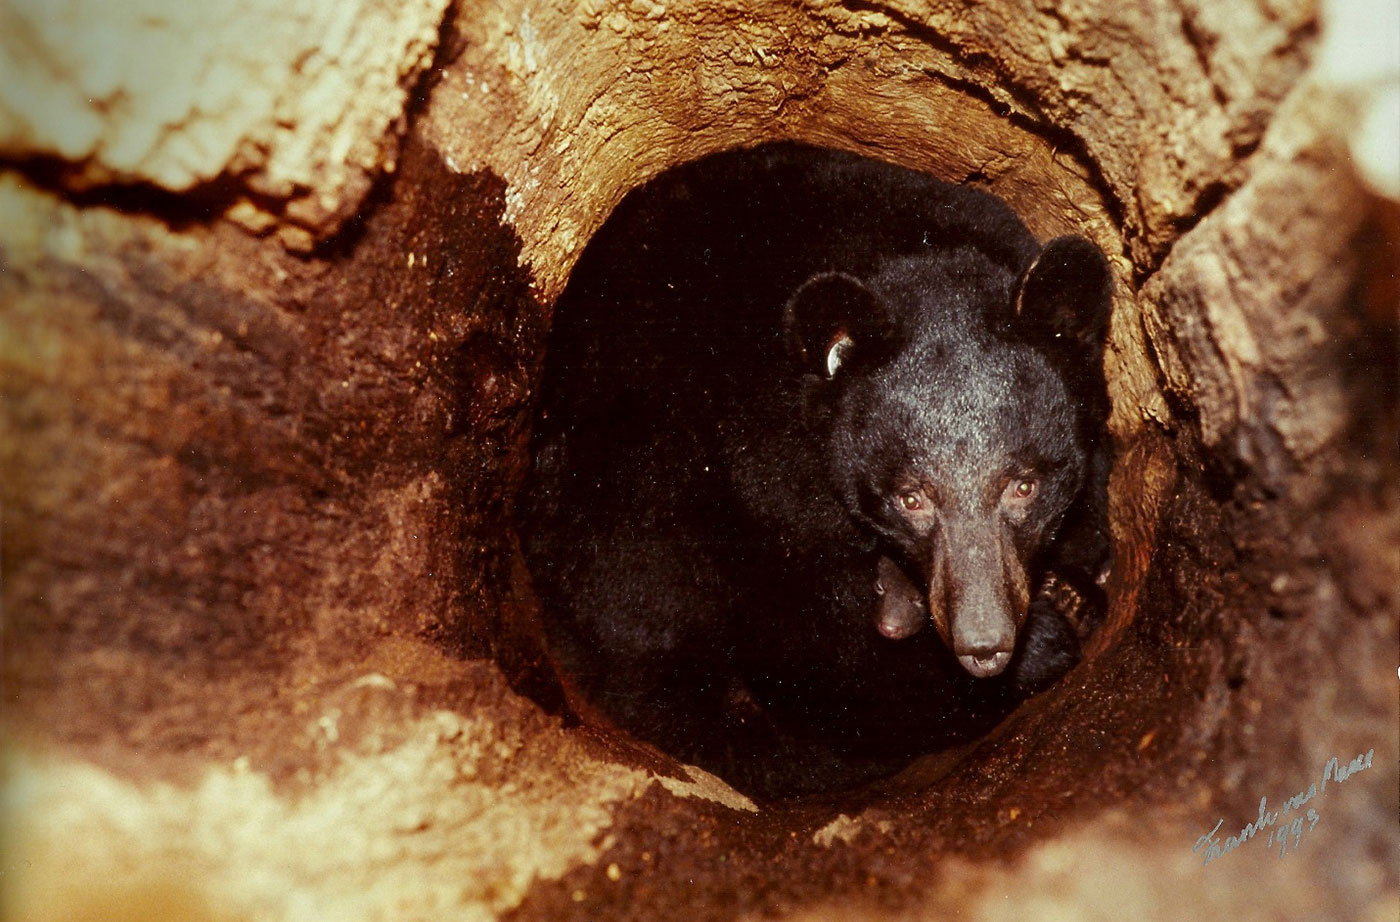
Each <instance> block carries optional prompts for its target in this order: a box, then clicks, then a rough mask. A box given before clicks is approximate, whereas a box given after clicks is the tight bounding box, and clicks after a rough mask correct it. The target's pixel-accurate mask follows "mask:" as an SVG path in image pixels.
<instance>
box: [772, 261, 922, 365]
mask: <svg viewBox="0 0 1400 922" xmlns="http://www.w3.org/2000/svg"><path fill="white" fill-rule="evenodd" d="M783 326H784V329H785V330H786V332H787V340H788V349H789V350H790V351H791V352H792V355H793V357H794V359H795V360H796V361H797V362H798V364H799V365H801V367H802V368H803V369H804V370H805V371H807V372H809V373H812V374H819V375H821V376H822V377H824V378H834V377H835V376H836V372H837V371H838V370H839V369H840V368H842V367H844V366H847V365H850V364H851V363H852V362H854V361H857V360H858V361H861V362H865V361H867V360H870V359H872V358H875V357H877V356H879V355H882V354H884V353H885V352H886V351H887V347H888V345H889V344H890V342H891V341H892V339H893V335H894V330H893V322H892V319H891V317H890V311H889V308H888V306H887V305H886V304H885V302H884V301H883V300H882V299H881V298H880V296H879V295H877V294H875V292H873V291H871V290H870V289H869V288H868V287H866V285H865V283H864V282H862V281H861V280H860V279H857V278H855V277H854V276H850V275H846V274H844V273H841V272H824V273H821V274H820V275H814V276H812V277H811V278H810V279H808V280H807V281H805V282H803V283H802V285H801V286H799V287H798V289H797V290H796V291H795V292H793V294H792V297H791V298H789V299H788V303H787V307H786V308H785V309H784V312H783Z"/></svg>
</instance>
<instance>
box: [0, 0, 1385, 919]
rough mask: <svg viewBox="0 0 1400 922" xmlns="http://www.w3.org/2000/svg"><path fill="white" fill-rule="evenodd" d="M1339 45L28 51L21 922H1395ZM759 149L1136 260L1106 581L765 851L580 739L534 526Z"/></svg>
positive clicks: (74, 29)
mask: <svg viewBox="0 0 1400 922" xmlns="http://www.w3.org/2000/svg"><path fill="white" fill-rule="evenodd" d="M187 6H188V8H187ZM1340 6H1341V4H1338V5H1337V7H1336V8H1333V7H1329V8H1328V9H1329V10H1333V11H1334V16H1333V18H1325V17H1322V16H1321V14H1320V13H1319V11H1318V10H1317V9H1316V8H1315V7H1314V6H1313V5H1311V4H1310V3H1307V2H1302V0H1272V2H1268V0H1258V2H1241V3H1232V4H1209V3H1204V2H1197V0H1149V2H1142V3H1135V4H1120V3H1093V2H1082V3H1080V2H1076V3H1063V4H1061V3H1048V4H1047V3H1038V2H1032V0H989V2H984V3H955V4H933V5H929V4H922V3H913V2H907V3H906V2H889V3H877V2H841V0H834V2H833V0H802V2H795V3H753V4H736V3H731V2H724V0H693V2H691V0H686V2H676V3H671V4H664V3H660V2H651V0H635V2H625V0H585V2H582V3H578V4H572V3H553V4H550V3H534V2H528V0H487V2H472V3H461V4H448V3H446V2H445V0H417V2H412V3H407V4H404V3H388V2H383V0H379V2H376V0H358V2H355V3H348V4H347V3H329V2H323V0H292V2H291V3H285V2H284V3H278V4H275V5H274V4H261V3H258V2H255V0H231V2H229V3H228V4H225V5H224V6H223V7H221V8H217V9H214V8H207V7H206V5H200V4H194V5H181V4H177V3H174V2H165V0H144V2H143V3H141V4H138V7H139V9H138V8H133V7H129V6H128V5H122V4H117V5H110V4H105V5H104V4H101V3H99V2H96V0H77V2H74V3H70V4H66V5H60V6H58V7H56V8H50V7H49V6H46V5H43V4H38V3H29V2H21V0H0V395H3V412H0V501H3V519H2V520H0V528H3V547H0V552H2V553H3V556H2V557H0V575H2V576H3V603H4V619H5V620H4V641H5V643H4V649H3V674H2V677H3V692H4V700H5V712H4V713H5V716H4V732H5V738H4V743H5V753H6V754H5V769H4V778H5V785H6V789H7V807H6V809H7V811H8V813H9V815H8V816H7V817H6V829H7V830H12V832H11V833H10V834H8V835H7V836H6V837H5V838H4V839H3V841H0V848H3V849H4V851H5V853H6V854H5V856H4V859H5V860H4V867H6V868H10V869H15V868H21V867H22V868H23V870H22V871H18V872H13V871H12V872H10V873H7V875H6V879H5V885H4V888H3V896H0V900H3V901H4V902H3V904H0V905H3V906H4V907H5V910H6V912H7V913H8V915H7V917H8V918H15V919H23V920H41V919H72V918H99V917H100V918H106V919H113V918H117V919H123V918H133V919H135V918H143V919H146V918H181V919H193V918H208V919H224V918H258V919H306V918H320V917H323V916H324V917H326V918H336V919H362V918H363V919H371V918H404V919H409V918H434V919H485V918H503V917H510V918H514V919H520V920H526V919H565V918H578V919H588V918H592V919H603V918H606V919H632V918H636V919H664V918H677V919H679V918H686V919H726V920H727V919H735V918H769V917H781V918H791V919H811V920H817V919H826V918H841V919H862V918H869V919H904V918H944V917H945V916H946V917H949V918H985V919H992V918H1002V917H1007V918H1013V917H1014V918H1030V917H1039V916H1047V917H1048V916H1049V915H1054V914H1056V913H1058V915H1057V917H1059V918H1083V919H1093V918H1102V917H1105V915H1106V914H1110V915H1113V916H1114V917H1121V918H1143V919H1148V918H1196V917H1199V918H1221V917H1238V918H1261V919H1263V918H1268V919H1276V918H1281V919H1287V918H1339V919H1340V918H1348V919H1351V918H1354V919H1382V918H1394V917H1395V915H1394V909H1395V907H1396V902H1397V900H1398V899H1400V881H1398V880H1397V874H1396V868H1397V867H1400V861H1397V857H1400V842H1398V841H1397V836H1396V830H1395V826H1394V823H1393V810H1394V808H1395V805H1396V804H1395V791H1396V787H1397V778H1396V765H1397V760H1400V752H1397V750H1398V749H1400V740H1397V735H1396V733H1397V730H1396V728H1397V711H1396V707H1397V701H1396V696H1395V688H1394V685H1393V684H1391V683H1393V682H1394V679H1393V678H1392V673H1391V670H1393V669H1394V668H1395V658H1394V651H1395V649H1396V647H1395V644H1396V636H1397V604H1398V603H1397V586H1396V573H1397V572H1400V519H1397V515H1396V512H1397V506H1400V497H1397V477H1396V474H1397V463H1396V458H1395V452H1394V445H1395V438H1396V409H1395V408H1396V401H1395V397H1396V394H1395V388H1394V384H1395V370H1396V369H1395V355H1394V344H1395V321H1396V300H1397V292H1396V287H1395V283H1394V269H1395V266H1396V264H1397V258H1396V251H1395V246H1396V241H1397V240H1398V239H1400V219H1398V218H1397V206H1396V203H1395V201H1394V198H1393V196H1394V195H1395V194H1396V193H1395V192H1394V191H1393V190H1390V191H1387V190H1388V187H1387V186H1386V185H1385V182H1384V181H1383V179H1384V177H1383V178H1382V181H1377V180H1376V179H1375V178H1374V176H1371V177H1370V182H1371V186H1369V187H1368V185H1367V183H1366V182H1363V181H1362V179H1361V178H1360V177H1359V176H1358V173H1357V172H1356V170H1355V169H1354V168H1353V154H1354V153H1355V154H1356V156H1357V158H1358V159H1360V160H1362V161H1363V162H1364V161H1365V160H1366V155H1365V154H1364V152H1361V151H1360V149H1359V148H1357V147H1356V146H1355V145H1356V144H1361V143H1363V141H1364V139H1362V138H1360V136H1359V134H1358V131H1357V129H1358V127H1359V126H1361V125H1362V124H1363V123H1364V122H1365V119H1367V118H1369V117H1371V116H1370V115H1368V111H1369V110H1368V109H1367V106H1368V104H1369V101H1370V100H1371V99H1372V95H1371V89H1370V88H1366V87H1363V88H1362V89H1357V88H1356V87H1352V86H1344V85H1339V83H1338V81H1337V79H1336V78H1335V76H1334V73H1333V72H1332V71H1329V70H1328V69H1327V68H1326V67H1325V66H1323V65H1322V64H1319V63H1318V62H1319V61H1323V62H1325V61H1327V60H1329V58H1328V55H1327V54H1322V55H1321V56H1320V55H1319V47H1320V43H1323V44H1322V45H1321V47H1324V48H1331V49H1336V48H1337V47H1342V48H1344V49H1345V48H1346V47H1349V46H1347V45H1346V42H1347V41H1348V35H1347V34H1345V33H1343V32H1342V31H1341V30H1342V28H1343V25H1342V24H1344V22H1345V21H1346V19H1345V16H1344V15H1343V12H1345V11H1342V12H1336V10H1337V9H1339V8H1340ZM1384 6H1385V5H1384V4H1382V5H1381V7H1384ZM1377 12H1378V15H1379V16H1380V17H1381V19H1382V20H1383V17H1384V16H1385V15H1388V10H1386V9H1378V11H1377ZM1363 18H1364V17H1363ZM1373 18H1374V17H1373ZM1383 26H1384V22H1383V21H1382V22H1379V23H1378V24H1377V26H1376V27H1377V28H1382V27H1383ZM1329 29H1330V30H1332V31H1328V30H1329ZM1327 43H1330V44H1327ZM1339 43H1340V44H1339ZM1333 57H1334V58H1335V55H1334V56H1333ZM1343 57H1345V54H1343ZM1363 90H1364V92H1363ZM1383 124H1384V123H1383ZM776 139H798V140H803V141H808V142H812V143H817V144H823V145H827V146H832V147H839V148H845V149H849V150H854V151H858V152H862V153H866V154H869V155H872V156H878V157H881V158H884V159H888V160H893V161H895V162H899V163H903V164H906V165H908V166H912V167H916V168H919V169H922V170H925V171H927V172H930V173H933V174H934V175H936V176H939V177H940V178H944V179H948V180H953V181H965V182H971V183H977V184H980V185H983V186H985V187H986V188H989V189H990V190H991V191H993V192H995V193H997V194H998V195H1000V196H1002V197H1003V198H1005V199H1006V200H1007V201H1008V202H1010V203H1011V204H1012V205H1013V207H1015V208H1016V210H1017V211H1018V212H1020V213H1021V214H1022V216H1023V217H1024V218H1025V219H1026V221H1027V223H1028V224H1029V226H1030V227H1031V228H1032V230H1033V231H1035V232H1036V233H1037V234H1038V235H1039V236H1041V237H1049V236H1051V235H1054V234H1058V233H1064V232H1075V233H1082V234H1086V235H1088V236H1090V237H1091V238H1092V239H1094V240H1095V241H1096V242H1097V243H1098V244H1100V246H1101V247H1102V248H1103V249H1104V251H1105V252H1107V253H1109V254H1111V257H1112V259H1113V262H1114V268H1115V272H1116V274H1117V279H1118V289H1117V295H1116V300H1115V306H1114V315H1113V321H1112V327H1111V333H1110V350H1109V357H1108V360H1107V368H1106V372H1107V374H1108V377H1109V385H1110V392H1111V397H1112V400H1113V416H1112V421H1111V424H1112V429H1113V434H1114V437H1115V440H1116V442H1117V444H1118V447H1119V461H1118V464H1117V467H1116V469H1115V472H1114V477H1113V481H1112V484H1111V494H1112V497H1111V498H1112V519H1113V521H1112V525H1113V530H1114V540H1115V551H1116V558H1117V565H1116V568H1115V571H1114V574H1113V579H1112V581H1111V583H1110V585H1109V592H1110V597H1111V598H1110V601H1111V611H1110V619H1109V625H1108V628H1107V630H1105V631H1103V632H1101V633H1100V634H1099V635H1098V637H1097V638H1096V641H1095V645H1094V648H1093V649H1092V650H1091V651H1090V656H1089V658H1088V661H1087V662H1086V663H1085V664H1083V665H1082V666H1081V667H1080V668H1079V669H1078V670H1077V671H1075V672H1074V673H1072V674H1071V676H1070V677H1069V678H1068V679H1067V680H1066V681H1065V682H1064V683H1062V684H1061V685H1060V686H1058V687H1056V688H1055V689H1053V690H1051V691H1050V692H1047V693H1046V694H1044V695H1042V696H1040V697H1038V698H1036V699H1035V700H1034V701H1032V702H1031V703H1029V704H1028V705H1027V706H1026V707H1024V708H1022V709H1021V710H1020V711H1019V712H1018V713H1017V714H1016V715H1014V716H1013V718H1012V719H1011V720H1009V721H1008V722H1007V723H1006V724H1005V725H1003V726H1002V727H1001V728H999V729H998V731H997V732H996V733H994V734H993V735H992V737H990V738H989V739H988V740H986V741H985V742H984V743H982V744H981V745H980V746H978V747H976V748H975V749H974V750H970V751H959V752H955V753H945V754H943V755H941V756H938V757H934V758H931V759H928V760H925V761H924V762H923V763H920V764H919V765H917V766H916V767H915V768H914V769H913V770H911V771H910V772H908V773H906V774H905V775H903V776H901V778H900V779H898V781H897V782H896V783H894V784H892V785H887V786H885V787H883V788H880V789H878V790H874V791H868V792H865V793H863V794H861V795H859V796H845V797H843V796H833V797H832V798H831V799H829V800H824V801H819V802H801V803H788V804H764V805H759V804H754V803H752V802H750V801H748V800H747V799H746V798H744V797H743V796H742V795H740V794H738V793H737V792H735V791H733V790H732V789H730V788H729V787H728V786H727V785H725V784H724V783H723V781H721V780H719V779H716V778H713V777H710V776H708V775H705V774H704V773H702V772H699V771H698V770H696V769H694V768H689V767H685V766H682V765H679V764H677V763H675V762H674V761H673V760H670V759H668V758H667V757H666V756H664V755H662V754H659V753H656V752H655V751H653V750H650V749H649V748H647V747H644V746H642V745H640V744H637V743H635V742H632V741H630V740H627V739H625V738H621V737H620V736H618V735H617V734H615V733H613V732H610V731H608V730H606V729H602V728H590V727H589V726H587V725H579V723H578V721H577V720H576V719H575V718H574V717H573V716H572V715H570V714H568V713H567V709H566V708H565V706H564V704H563V700H562V698H561V696H560V693H559V691H558V688H557V685H556V683H555V681H554V676H553V673H552V670H551V668H550V666H549V663H548V661H547V658H546V656H545V654H544V652H543V651H542V649H541V648H540V646H539V644H538V642H537V641H536V640H535V638H536V637H537V631H536V629H535V627H534V619H535V617H536V614H535V612H534V610H533V607H532V606H533V603H532V597H531V593H530V590H529V585H528V577H527V576H526V574H525V572H524V570H523V567H522V565H521V563H520V560H519V554H518V550H517V537H516V535H515V533H514V530H513V529H514V526H513V522H512V504H513V496H514V492H515V490H516V487H517V486H518V484H519V481H520V477H521V475H522V472H523V471H524V469H525V466H526V464H527V463H528V460H529V459H528V457H527V454H526V452H527V441H526V440H527V437H528V425H529V410H530V398H531V394H532V389H533V387H534V385H535V382H536V381H537V380H538V376H539V374H540V370H541V368H542V363H543V362H544V361H546V360H547V356H544V355H543V351H542V346H543V337H544V334H545V332H546V331H547V329H548V325H549V322H550V306H551V304H552V303H553V300H554V298H555V297H556V296H557V295H558V293H559V292H560V291H561V290H562V288H563V285H564V284H565V282H566V281H567V278H568V274H569V270H570V268H571V266H572V265H573V263H574V261H575V259H576V258H577V257H578V255H579V252H580V250H581V249H582V247H583V245H584V244H585V243H586V242H587V240H588V238H589V236H590V235H591V234H592V233H593V232H595V231H596V230H597V229H598V227H599V226H600V224H601V223H602V221H603V220H604V219H605V218H606V217H607V215H608V213H609V211H610V209H611V208H612V207H613V206H614V205H615V204H616V203H617V202H618V201H619V200H620V199H621V198H622V196H623V195H624V194H626V192H628V191H629V190H630V189H632V188H634V187H636V186H638V185H639V184H641V183H643V182H644V181H646V180H647V179H649V178H650V177H652V176H654V175H656V174H657V173H659V172H660V171H662V170H664V169H666V168H668V167H671V166H674V165H676V164H679V163H682V162H686V161H688V160H691V159H694V158H697V157H700V156H703V155H705V154H708V153H713V152H717V151H721V150H725V149H729V148H734V147H740V146H748V145H753V144H757V143H760V142H763V141H768V140H776ZM1383 160H1384V157H1382V161H1383ZM1378 182H1379V184H1377V183H1378ZM1377 190H1379V191H1377ZM1386 194H1389V195H1391V196H1392V198H1390V199H1387V198H1386ZM1368 752H1370V753H1371V755H1370V757H1369V758H1370V762H1369V764H1370V766H1371V767H1369V768H1364V769H1361V770H1360V773H1359V774H1356V775H1355V776H1354V777H1352V778H1349V779H1347V780H1346V781H1345V782H1341V783H1338V782H1337V781H1336V778H1337V774H1336V773H1335V772H1334V773H1333V774H1332V775H1331V776H1330V777H1331V778H1332V779H1333V780H1332V781H1331V782H1329V786H1328V787H1327V788H1326V789H1325V791H1324V792H1323V794H1320V795H1319V796H1318V799H1317V800H1316V801H1315V802H1313V803H1312V804H1311V806H1312V807H1313V808H1314V809H1315V811H1316V814H1317V815H1318V816H1319V817H1320V819H1319V820H1318V821H1317V823H1316V824H1315V825H1308V823H1310V822H1311V821H1310V820H1307V821H1306V822H1305V823H1304V824H1303V827H1300V828H1303V829H1305V830H1306V831H1305V832H1304V833H1303V834H1301V835H1299V836H1298V838H1297V839H1296V841H1295V839H1293V838H1289V839H1288V841H1287V843H1286V850H1287V851H1288V852H1290V854H1287V855H1286V856H1285V858H1284V859H1283V860H1282V861H1280V860H1279V858H1278V852H1279V851H1280V850H1281V849H1283V848H1284V846H1280V845H1279V844H1277V843H1276V842H1272V843H1267V844H1266V841H1264V840H1266V839H1267V838H1268V836H1269V833H1271V832H1275V831H1276V828H1277V827H1270V828H1269V829H1268V830H1266V831H1264V832H1261V833H1260V835H1259V837H1258V838H1259V839H1260V841H1253V840H1250V841H1248V842H1246V843H1244V844H1243V845H1241V846H1240V849H1239V851H1238V852H1233V851H1232V852H1231V853H1229V854H1225V855H1223V856H1222V857H1221V858H1220V859H1219V861H1218V863H1217V862H1212V863H1211V864H1210V865H1209V866H1208V867H1202V866H1201V865H1202V863H1203V861H1202V853H1201V852H1193V845H1195V844H1196V843H1197V840H1198V837H1200V836H1201V835H1202V834H1204V833H1208V832H1209V831H1210V830H1211V829H1212V827H1213V826H1215V825H1216V821H1217V820H1223V825H1221V826H1220V827H1219V833H1218V835H1219V836H1220V839H1221V842H1222V844H1223V842H1224V840H1225V837H1226V836H1228V835H1236V836H1238V835H1239V834H1240V831H1241V829H1242V828H1243V827H1245V825H1246V824H1247V823H1249V822H1251V821H1253V820H1255V819H1256V818H1257V815H1258V810H1259V798H1260V797H1261V796H1263V797H1267V798H1268V804H1269V807H1268V809H1269V810H1271V811H1273V810H1277V809H1279V808H1281V807H1282V805H1283V802H1284V801H1285V800H1286V799H1287V798H1289V797H1291V796H1293V795H1295V794H1299V793H1301V792H1303V791H1306V789H1307V788H1308V785H1309V784H1310V783H1314V782H1315V781H1317V780H1319V779H1320V778H1321V777H1322V774H1323V771H1324V767H1325V766H1326V765H1327V764H1328V760H1329V759H1330V758H1331V757H1333V756H1336V757H1338V759H1339V765H1340V766H1341V767H1342V768H1346V767H1347V766H1348V764H1349V763H1350V762H1351V760H1352V759H1354V758H1355V757H1357V756H1358V755H1359V754H1361V755H1363V761H1364V757H1365V754H1367V753H1368ZM1358 767H1360V763H1358ZM1306 809H1307V808H1306V807H1302V808H1300V810H1299V812H1300V813H1303V814H1304V815H1305V814H1306ZM1291 835H1292V833H1290V836H1291ZM1295 850H1296V852H1297V854H1292V852H1293V851H1295ZM1202 851H1204V850H1202ZM1007 858H1015V859H1017V860H1016V861H1015V862H1007V861H1005V860H1003V859H1007ZM1008 895H1009V896H1010V902H1009V903H1008V902H1007V897H1008ZM1007 905H1011V906H1015V907H1017V908H1016V909H1015V911H1012V912H1011V913H1010V914H1009V915H1007V914H1006V913H1007V910H1006V909H1004V908H1003V907H1005V906H1007ZM1025 907H1032V908H1025ZM162 913H163V914H162Z"/></svg>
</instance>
